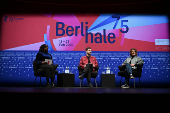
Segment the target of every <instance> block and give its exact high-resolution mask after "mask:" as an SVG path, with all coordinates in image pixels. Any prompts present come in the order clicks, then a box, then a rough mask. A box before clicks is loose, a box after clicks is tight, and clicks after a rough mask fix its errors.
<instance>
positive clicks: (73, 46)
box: [53, 34, 82, 51]
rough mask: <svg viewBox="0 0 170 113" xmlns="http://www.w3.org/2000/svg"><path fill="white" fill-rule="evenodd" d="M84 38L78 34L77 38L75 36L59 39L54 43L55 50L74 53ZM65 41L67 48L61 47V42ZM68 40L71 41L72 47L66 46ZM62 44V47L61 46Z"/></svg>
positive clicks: (54, 40)
mask: <svg viewBox="0 0 170 113" xmlns="http://www.w3.org/2000/svg"><path fill="white" fill-rule="evenodd" d="M81 38H82V36H81V34H78V35H77V36H75V35H73V36H67V37H62V38H57V39H53V43H54V46H55V48H56V49H57V51H72V50H73V49H74V48H75V46H76V45H77V44H78V43H79V41H80V39H81ZM61 40H62V42H63V41H65V42H63V43H62V44H65V46H61V44H60V42H59V41H61ZM66 40H69V43H68V45H69V44H70V45H72V44H73V45H72V46H66V44H67V43H66ZM59 44H60V45H59Z"/></svg>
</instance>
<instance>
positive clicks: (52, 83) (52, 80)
mask: <svg viewBox="0 0 170 113" xmlns="http://www.w3.org/2000/svg"><path fill="white" fill-rule="evenodd" d="M51 86H52V87H55V85H54V78H51Z"/></svg>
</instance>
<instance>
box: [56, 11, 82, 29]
mask: <svg viewBox="0 0 170 113" xmlns="http://www.w3.org/2000/svg"><path fill="white" fill-rule="evenodd" d="M53 19H54V20H57V21H59V22H63V23H64V24H67V25H71V26H73V27H75V26H80V22H79V21H78V19H77V17H76V16H75V15H74V14H69V15H63V14H55V15H54V17H53ZM80 27H81V26H80ZM79 29H80V28H79Z"/></svg>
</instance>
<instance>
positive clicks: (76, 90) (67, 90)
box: [0, 87, 170, 94]
mask: <svg viewBox="0 0 170 113" xmlns="http://www.w3.org/2000/svg"><path fill="white" fill-rule="evenodd" d="M0 93H1V94H2V93H9V94H10V93H11V94H12V93H23V94H24V93H25V94H36V93H41V94H47V93H48V94H170V88H133V87H131V88H128V89H123V88H120V87H116V88H102V87H97V88H96V87H93V88H89V87H81V88H80V87H0Z"/></svg>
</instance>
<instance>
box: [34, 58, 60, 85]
mask: <svg viewBox="0 0 170 113" xmlns="http://www.w3.org/2000/svg"><path fill="white" fill-rule="evenodd" d="M57 67H58V65H57ZM33 69H34V76H35V77H36V78H35V81H34V86H35V82H36V79H37V77H40V87H41V77H46V76H45V75H44V70H43V69H39V64H37V62H36V61H33ZM57 74H58V71H57V70H55V75H57ZM56 78H57V77H56ZM55 85H56V80H55Z"/></svg>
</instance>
